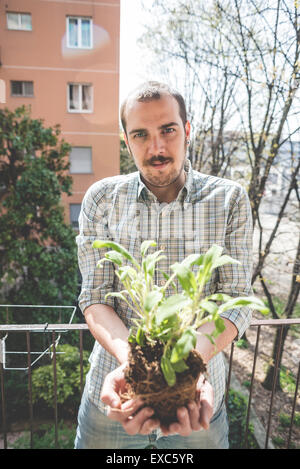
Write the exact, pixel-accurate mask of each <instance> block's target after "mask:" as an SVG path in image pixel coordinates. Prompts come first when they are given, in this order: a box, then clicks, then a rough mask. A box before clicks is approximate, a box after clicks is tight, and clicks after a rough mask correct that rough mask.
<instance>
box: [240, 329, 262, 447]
mask: <svg viewBox="0 0 300 469" xmlns="http://www.w3.org/2000/svg"><path fill="white" fill-rule="evenodd" d="M259 336H260V326H258V328H257V334H256V344H255V351H254V358H253V367H252V375H251V384H250V391H249V400H248V409H247V418H246V429H245V439H244V447H245V448H247V446H248V445H247V437H248V428H249V420H250V407H251V400H252V391H253V384H254V375H255V368H256V359H257V355H258V343H259Z"/></svg>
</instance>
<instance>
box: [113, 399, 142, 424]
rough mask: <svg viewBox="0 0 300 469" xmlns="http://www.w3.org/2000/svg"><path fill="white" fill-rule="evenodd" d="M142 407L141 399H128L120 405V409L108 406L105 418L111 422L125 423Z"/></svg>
mask: <svg viewBox="0 0 300 469" xmlns="http://www.w3.org/2000/svg"><path fill="white" fill-rule="evenodd" d="M142 405H143V401H142V399H130V400H129V401H126V402H125V403H124V404H122V405H121V406H120V407H116V408H113V407H112V406H110V408H109V409H108V413H107V416H108V417H109V418H110V419H111V420H116V421H118V422H121V423H122V422H126V420H127V419H128V418H129V417H131V416H132V415H134V414H135V413H136V412H137V411H138V410H139V408H140V407H141V406H142Z"/></svg>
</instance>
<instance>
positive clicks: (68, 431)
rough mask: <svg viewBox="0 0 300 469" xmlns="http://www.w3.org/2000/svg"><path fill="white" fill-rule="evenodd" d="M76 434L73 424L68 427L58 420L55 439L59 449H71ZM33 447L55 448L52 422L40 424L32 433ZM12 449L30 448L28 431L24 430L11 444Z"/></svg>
mask: <svg viewBox="0 0 300 469" xmlns="http://www.w3.org/2000/svg"><path fill="white" fill-rule="evenodd" d="M75 434H76V427H75V425H74V426H73V427H72V428H70V427H69V426H67V425H66V424H65V423H64V422H59V424H58V428H57V437H58V438H57V440H58V448H59V449H73V448H74V440H75ZM32 446H33V448H34V449H55V427H54V424H53V425H51V424H44V425H41V426H40V427H39V428H38V430H37V431H36V432H34V433H33V445H32ZM12 447H13V449H29V448H30V432H25V433H24V435H22V436H20V438H18V439H17V440H16V441H15V442H14V443H13V445H12Z"/></svg>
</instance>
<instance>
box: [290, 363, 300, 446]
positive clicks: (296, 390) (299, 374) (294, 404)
mask: <svg viewBox="0 0 300 469" xmlns="http://www.w3.org/2000/svg"><path fill="white" fill-rule="evenodd" d="M299 381H300V361H299V364H298V374H297V380H296V389H295V395H294V402H293V409H292V416H291V423H290V429H289V436H288V442H287V448H288V449H289V448H290V444H291V436H292V428H293V423H294V416H295V409H296V402H297V396H298V388H299Z"/></svg>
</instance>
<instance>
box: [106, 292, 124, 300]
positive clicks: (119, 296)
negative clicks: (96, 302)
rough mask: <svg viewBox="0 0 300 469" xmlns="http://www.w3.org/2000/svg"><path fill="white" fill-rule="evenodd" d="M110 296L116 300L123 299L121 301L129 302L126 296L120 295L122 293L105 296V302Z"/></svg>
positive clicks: (111, 293)
mask: <svg viewBox="0 0 300 469" xmlns="http://www.w3.org/2000/svg"><path fill="white" fill-rule="evenodd" d="M109 296H112V297H114V298H121V300H123V301H127V300H126V298H125V296H124V295H122V293H120V292H110V293H106V295H105V300H106V299H107V298H108V297H109Z"/></svg>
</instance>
